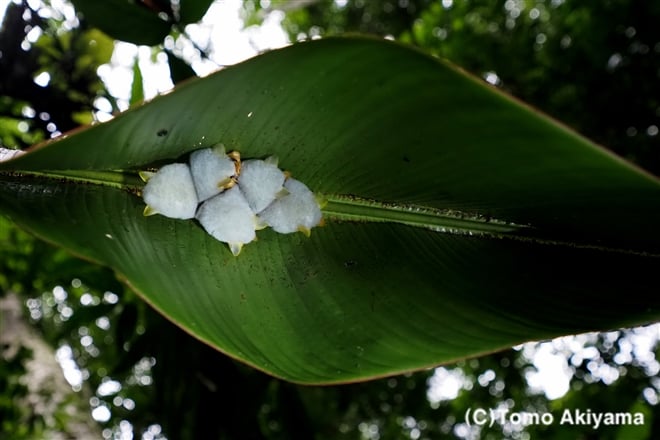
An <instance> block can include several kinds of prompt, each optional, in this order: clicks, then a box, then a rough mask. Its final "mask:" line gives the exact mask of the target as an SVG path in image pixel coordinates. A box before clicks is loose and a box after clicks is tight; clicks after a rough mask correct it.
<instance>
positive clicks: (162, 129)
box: [156, 128, 168, 137]
mask: <svg viewBox="0 0 660 440" xmlns="http://www.w3.org/2000/svg"><path fill="white" fill-rule="evenodd" d="M167 133H168V131H167V130H166V129H164V128H161V129H160V130H158V132H157V133H156V136H158V137H163V136H167Z"/></svg>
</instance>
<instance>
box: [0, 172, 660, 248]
mask: <svg viewBox="0 0 660 440" xmlns="http://www.w3.org/2000/svg"><path fill="white" fill-rule="evenodd" d="M0 175H9V176H15V177H19V178H26V179H29V178H45V179H49V180H55V181H57V182H60V183H61V182H62V181H66V182H71V183H74V184H93V185H100V186H106V187H110V188H115V189H122V190H125V191H128V192H131V193H133V194H135V195H138V196H139V195H140V194H141V191H142V188H143V187H144V182H143V181H142V180H141V179H140V177H139V175H138V173H137V172H136V171H124V170H104V171H95V170H52V171H51V170H49V171H0ZM318 196H319V199H320V200H322V205H323V207H322V212H323V218H324V220H325V221H326V222H333V221H338V222H342V221H348V222H364V223H397V224H402V225H407V226H411V227H417V228H423V229H427V230H431V231H434V232H440V233H449V234H459V235H466V236H481V237H490V238H500V239H501V238H506V239H513V240H517V241H524V242H528V243H534V244H540V245H552V246H570V247H576V248H582V249H592V250H597V251H604V252H615V253H623V254H630V255H638V256H645V257H654V258H660V254H657V253H654V252H645V251H639V250H632V249H625V248H615V247H608V246H603V245H594V244H590V243H578V242H574V241H571V240H556V239H548V238H546V237H543V236H541V235H540V234H539V231H536V229H535V228H534V227H533V226H532V225H523V224H518V223H513V222H506V221H503V220H500V219H495V218H491V217H486V216H483V215H479V214H475V213H469V212H464V211H459V210H454V209H437V208H431V207H427V206H421V205H415V204H405V203H399V202H387V201H380V200H373V199H367V198H362V197H359V196H355V195H352V194H319V195H318Z"/></svg>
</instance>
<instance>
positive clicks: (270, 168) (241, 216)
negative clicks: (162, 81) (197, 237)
mask: <svg viewBox="0 0 660 440" xmlns="http://www.w3.org/2000/svg"><path fill="white" fill-rule="evenodd" d="M189 162H190V164H186V163H173V164H169V165H165V166H163V167H162V168H160V169H159V170H158V171H157V172H156V173H151V172H142V173H140V176H142V178H143V179H144V180H145V181H146V182H147V184H146V185H145V187H144V189H143V191H142V197H143V199H144V202H145V203H146V204H147V206H146V207H145V209H144V215H152V214H161V215H164V216H166V217H170V218H176V219H192V218H196V219H197V220H198V221H199V223H200V224H201V225H202V227H203V228H204V229H205V230H206V232H208V233H209V234H210V235H211V236H213V237H214V238H216V239H217V240H220V241H222V242H224V243H227V244H228V245H229V249H230V250H231V252H232V253H233V254H234V255H238V254H239V253H240V251H241V248H242V247H243V245H244V244H246V243H249V242H251V241H252V240H254V239H255V238H256V231H257V230H259V229H263V228H266V227H269V226H270V227H271V228H273V230H275V231H276V232H279V233H282V234H289V233H292V232H297V231H301V232H303V233H305V234H306V235H309V234H310V230H311V228H313V227H314V226H318V225H319V224H320V223H321V221H322V218H321V208H320V206H319V203H318V201H317V199H316V197H315V196H314V193H313V192H312V191H310V190H309V188H307V186H306V185H305V184H304V183H302V182H300V181H298V180H296V179H293V178H291V177H290V176H289V175H288V173H286V172H284V171H282V170H280V169H279V168H278V166H277V159H275V158H274V157H270V158H268V159H265V160H259V159H250V160H245V161H241V158H240V154H239V153H238V152H236V151H233V152H230V153H228V154H226V153H225V149H224V147H222V146H217V147H214V148H204V149H202V150H197V151H195V152H193V153H192V154H191V155H190V160H189Z"/></svg>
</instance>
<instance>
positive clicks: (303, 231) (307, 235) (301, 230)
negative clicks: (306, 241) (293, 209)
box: [298, 226, 312, 238]
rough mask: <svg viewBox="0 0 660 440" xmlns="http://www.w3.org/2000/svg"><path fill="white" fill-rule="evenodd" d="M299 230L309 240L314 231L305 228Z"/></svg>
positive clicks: (301, 227) (300, 227) (299, 227)
mask: <svg viewBox="0 0 660 440" xmlns="http://www.w3.org/2000/svg"><path fill="white" fill-rule="evenodd" d="M298 230H299V231H300V232H302V233H303V234H305V236H306V237H307V238H309V237H310V236H311V235H312V231H311V229H309V228H306V227H304V226H298Z"/></svg>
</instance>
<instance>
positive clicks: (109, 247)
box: [0, 39, 660, 383]
mask: <svg viewBox="0 0 660 440" xmlns="http://www.w3.org/2000/svg"><path fill="white" fill-rule="evenodd" d="M218 142H222V143H223V144H224V145H225V147H226V148H227V150H238V151H240V153H241V155H242V157H244V158H250V157H264V156H269V155H272V154H275V155H277V156H278V157H279V159H280V160H279V164H280V166H281V167H283V168H285V169H287V170H289V171H290V172H291V173H292V174H293V176H294V177H296V178H298V179H299V180H301V181H303V182H305V183H306V184H307V185H308V186H309V187H310V188H311V189H312V190H313V191H315V192H317V193H321V194H323V195H324V197H325V198H326V199H327V200H328V204H327V205H326V207H325V208H324V216H325V220H326V225H325V226H324V227H320V228H315V229H314V230H313V231H312V235H311V237H310V238H307V237H305V236H304V235H303V234H292V235H282V234H277V233H275V232H273V231H272V230H264V231H260V232H259V233H258V237H259V240H258V241H257V242H254V243H250V244H249V245H247V246H246V247H245V248H244V249H243V251H242V253H241V254H240V255H239V256H238V257H233V256H232V255H231V253H230V252H229V250H228V249H227V247H226V246H225V245H224V244H223V243H220V242H217V241H215V240H213V239H212V238H211V237H210V236H208V235H207V234H206V233H205V232H204V230H203V229H202V228H201V227H200V226H199V224H197V223H196V222H195V221H181V220H171V219H167V218H163V217H159V216H153V217H147V218H145V217H143V216H142V210H143V208H144V203H143V202H142V200H141V198H140V197H139V196H138V195H136V194H137V192H138V191H139V188H140V187H141V184H140V183H139V181H138V179H137V177H136V175H135V174H136V173H135V171H136V170H138V169H144V168H146V167H148V166H150V165H152V164H160V163H166V162H170V161H174V160H181V161H183V160H185V158H186V156H185V155H186V154H187V153H189V152H190V151H193V150H196V149H198V148H202V147H206V146H210V145H213V144H215V143H218ZM0 170H6V171H5V173H4V174H0V206H1V207H0V210H2V212H4V213H5V214H7V215H9V216H10V217H11V218H13V219H14V221H15V222H16V223H18V224H19V225H21V226H23V227H25V228H27V229H29V230H31V231H33V232H34V233H36V234H37V235H39V236H41V237H43V238H44V239H46V240H49V241H51V242H54V243H56V244H59V245H62V246H64V247H66V248H68V249H70V250H71V251H72V252H74V253H76V254H78V255H81V256H83V257H86V258H89V259H92V260H94V261H98V262H99V263H102V264H106V265H109V266H111V267H113V268H114V269H115V270H117V272H118V273H119V274H120V276H121V277H122V278H124V279H125V280H126V282H127V283H129V284H130V285H131V286H132V287H133V288H134V289H136V291H138V292H139V293H141V295H142V296H143V297H144V298H145V299H146V300H147V301H148V302H149V303H150V304H152V305H153V306H154V307H155V308H157V309H158V310H159V311H161V312H162V313H163V314H165V315H166V316H167V317H169V318H170V319H171V320H172V321H174V322H175V323H177V324H178V325H180V326H181V327H183V328H184V329H186V330H187V331H189V332H190V333H191V334H193V335H194V336H196V337H198V338H199V339H201V340H204V341H206V342H208V343H209V344H210V345H212V346H214V347H216V348H218V349H219V350H221V351H223V352H225V353H227V354H228V355H230V356H232V357H234V358H237V359H239V360H241V361H243V362H246V363H248V364H250V365H253V366H255V367H256V368H259V369H261V370H264V371H267V372H269V373H271V374H273V375H276V376H279V377H282V378H285V379H288V380H292V381H296V382H303V383H337V382H347V381H356V380H365V379H369V378H373V377H378V376H383V375H388V374H394V373H398V372H402V371H407V370H412V369H419V368H425V367H430V366H433V365H436V364H438V363H441V362H448V361H452V360H456V359H459V358H464V357H467V356H475V355H479V354H483V353H487V352H491V351H495V350H498V349H501V348H504V347H508V346H512V345H515V344H518V343H521V342H524V341H527V340H532V339H541V338H549V337H553V336H558V335H564V334H570V333H574V332H582V331H588V330H597V329H600V330H604V329H609V328H617V327H621V326H627V325H637V324H643V323H646V322H653V321H656V320H658V318H659V317H660V296H659V295H657V286H656V280H655V279H654V275H653V274H654V273H655V271H656V269H657V267H658V263H659V262H660V237H659V234H658V233H657V232H656V226H657V225H658V224H660V204H659V203H658V202H660V184H659V183H658V181H657V179H655V178H654V177H652V176H649V175H648V174H646V173H644V172H643V171H641V170H639V169H637V168H635V167H633V166H632V165H630V164H628V163H625V162H623V161H622V160H620V159H618V158H616V157H614V156H612V155H611V154H610V153H608V152H606V151H605V150H603V149H601V148H599V147H597V146H595V145H593V144H592V143H590V142H589V141H587V140H585V139H583V138H581V137H580V136H578V135H576V134H575V133H573V132H571V131H570V130H567V129H566V128H565V127H562V126H561V125H559V124H557V123H556V122H554V121H551V120H549V119H548V118H546V117H544V116H542V115H540V114H538V113H536V112H534V111H533V110H531V109H529V108H527V107H526V106H524V105H522V104H520V103H518V102H515V101H514V100H512V99H511V98H509V97H507V96H505V95H503V94H501V93H500V92H498V91H496V90H494V89H492V88H490V87H489V86H487V85H485V84H482V83H481V82H480V81H478V80H476V79H474V78H472V77H470V76H468V75H466V74H465V73H463V72H461V71H460V70H458V69H456V68H455V67H453V66H450V65H448V64H446V63H444V62H441V61H438V60H436V59H432V58H429V57H427V56H425V55H423V54H420V53H418V52H415V51H412V50H409V49H407V48H404V47H401V46H398V45H396V44H393V43H388V42H381V41H373V40H366V39H327V40H321V41H315V42H311V43H305V44H298V45H294V46H292V47H289V48H286V49H282V50H278V51H273V52H269V53H266V54H264V55H262V56H259V57H257V58H254V59H252V60H249V61H247V62H245V63H242V64H240V65H237V66H234V67H231V68H227V69H225V70H223V71H221V72H219V73H217V74H214V75H211V76H209V77H207V78H204V79H200V80H193V81H190V82H188V83H186V84H184V85H182V86H179V87H177V89H176V90H175V91H173V92H171V93H169V94H167V95H165V96H162V97H159V98H157V99H154V100H153V101H152V102H150V103H147V104H145V105H143V106H141V107H138V108H135V109H131V110H129V111H127V112H125V113H124V114H121V115H119V116H118V117H116V118H115V119H114V120H112V121H110V122H107V123H104V124H99V125H96V126H93V127H90V128H86V129H83V130H80V131H78V132H75V133H71V134H68V135H67V136H65V137H63V138H60V139H58V140H56V141H53V142H50V143H47V144H45V145H42V146H39V147H37V148H34V149H33V150H32V151H31V152H30V153H29V154H26V155H24V156H22V157H18V158H15V159H12V160H11V161H8V162H4V163H1V164H0ZM111 170H124V171H122V172H119V171H111Z"/></svg>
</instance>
